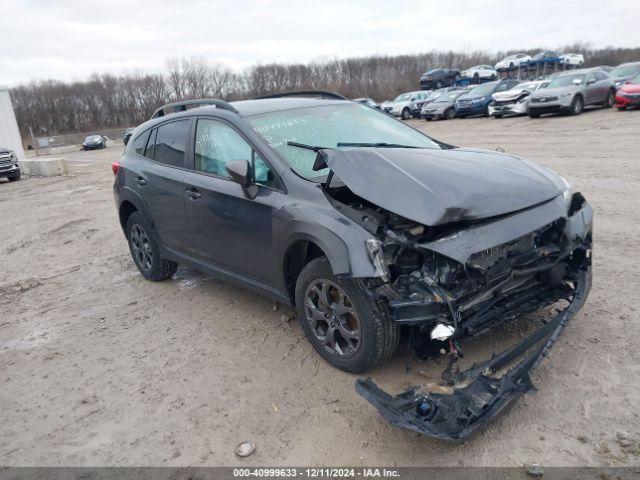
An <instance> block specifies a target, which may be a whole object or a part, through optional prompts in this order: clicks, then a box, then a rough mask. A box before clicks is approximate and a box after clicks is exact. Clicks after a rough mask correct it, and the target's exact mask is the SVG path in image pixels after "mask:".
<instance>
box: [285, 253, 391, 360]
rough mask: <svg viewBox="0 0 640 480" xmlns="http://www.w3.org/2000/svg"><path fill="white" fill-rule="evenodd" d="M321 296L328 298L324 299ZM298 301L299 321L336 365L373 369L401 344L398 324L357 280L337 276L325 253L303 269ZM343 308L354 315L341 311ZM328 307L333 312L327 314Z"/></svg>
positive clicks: (308, 337)
mask: <svg viewBox="0 0 640 480" xmlns="http://www.w3.org/2000/svg"><path fill="white" fill-rule="evenodd" d="M323 291H324V295H322V292H323ZM321 295H322V296H323V297H324V298H325V299H326V300H327V301H325V302H324V303H323V302H322V301H321ZM336 299H337V301H336ZM295 300H296V312H297V315H298V321H299V322H300V326H301V327H302V330H303V331H304V333H305V335H306V336H307V339H308V340H309V342H310V343H311V345H312V346H313V348H314V349H315V350H316V352H318V353H319V354H320V356H321V357H322V358H324V359H325V360H326V361H327V362H329V363H330V364H331V365H333V366H334V367H336V368H339V369H341V370H345V371H347V372H353V373H361V372H365V371H367V370H371V369H373V368H375V367H377V366H379V365H381V364H382V363H383V362H385V361H386V360H387V359H388V358H389V357H391V355H393V353H394V352H395V350H396V348H397V347H398V341H399V338H400V328H399V327H398V325H397V324H396V323H395V322H393V320H391V319H390V318H389V316H388V315H387V313H386V311H385V310H383V309H382V308H381V307H380V306H379V305H377V304H376V303H375V302H374V301H372V300H371V299H369V298H368V297H367V296H366V295H365V293H364V292H363V290H362V289H361V288H360V287H359V286H358V284H357V283H356V282H355V281H354V280H351V279H348V278H338V277H336V276H334V275H333V272H332V271H331V265H330V264H329V261H328V260H327V259H326V258H325V257H320V258H316V259H315V260H312V261H311V262H309V263H308V264H307V265H306V266H305V267H304V268H303V269H302V271H301V272H300V275H299V276H298V279H297V281H296V291H295ZM325 305H327V306H325ZM341 306H342V308H344V309H346V310H349V313H345V314H343V315H340V314H338V313H337V312H338V311H339V309H340V307H341ZM334 307H337V310H336V309H335V308H334ZM325 310H326V311H327V312H330V313H328V314H325V313H323V312H324V311H325ZM329 315H330V316H329ZM342 332H346V333H347V337H348V338H345V337H343V336H342ZM356 333H357V335H358V337H357V338H358V340H357V341H356V340H355V335H356ZM352 335H353V336H352ZM329 338H332V340H328V339H329ZM331 343H333V346H332V345H331Z"/></svg>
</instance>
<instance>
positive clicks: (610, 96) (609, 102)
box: [602, 90, 616, 108]
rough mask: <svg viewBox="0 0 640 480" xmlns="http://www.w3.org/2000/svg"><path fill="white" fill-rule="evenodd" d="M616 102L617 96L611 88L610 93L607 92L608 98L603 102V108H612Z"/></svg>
mask: <svg viewBox="0 0 640 480" xmlns="http://www.w3.org/2000/svg"><path fill="white" fill-rule="evenodd" d="M614 103H616V96H615V94H614V93H613V92H612V91H611V90H609V93H607V98H606V99H605V100H604V103H603V104H602V108H611V107H613V104H614Z"/></svg>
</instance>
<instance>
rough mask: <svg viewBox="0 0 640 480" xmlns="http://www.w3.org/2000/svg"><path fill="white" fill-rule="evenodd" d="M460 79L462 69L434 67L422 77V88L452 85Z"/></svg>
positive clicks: (429, 88) (431, 88) (430, 88)
mask: <svg viewBox="0 0 640 480" xmlns="http://www.w3.org/2000/svg"><path fill="white" fill-rule="evenodd" d="M458 80H460V70H458V69H456V68H434V69H433V70H427V71H426V72H425V73H423V74H422V76H421V77H420V89H421V90H433V89H438V88H442V87H450V86H452V85H453V84H454V83H455V82H457V81H458Z"/></svg>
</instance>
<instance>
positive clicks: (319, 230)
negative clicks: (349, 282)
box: [278, 221, 351, 284]
mask: <svg viewBox="0 0 640 480" xmlns="http://www.w3.org/2000/svg"><path fill="white" fill-rule="evenodd" d="M287 227H288V228H287V232H285V234H284V236H283V241H282V242H280V245H281V248H280V252H279V255H278V257H279V259H280V266H281V278H282V282H283V284H284V270H285V268H284V267H285V265H284V263H285V256H286V253H287V251H288V250H289V248H290V247H291V246H292V245H293V244H294V243H295V242H297V241H300V240H306V241H308V242H313V243H315V244H316V245H317V246H318V247H319V248H320V249H321V250H322V251H323V252H324V254H325V256H326V257H327V259H328V260H329V264H330V265H331V270H332V271H333V274H334V275H349V274H350V273H351V262H350V259H349V249H348V248H347V245H346V244H345V243H344V242H343V241H342V239H340V237H338V236H337V235H336V234H335V233H333V232H332V231H331V230H329V229H327V228H324V227H322V226H319V225H313V224H310V223H306V222H300V221H294V222H291V223H290V224H289V225H288V226H287Z"/></svg>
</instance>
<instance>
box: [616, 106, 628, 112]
mask: <svg viewBox="0 0 640 480" xmlns="http://www.w3.org/2000/svg"><path fill="white" fill-rule="evenodd" d="M626 109H627V107H626V106H625V105H623V106H622V107H618V110H620V111H621V112H624V111H625V110H626Z"/></svg>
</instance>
